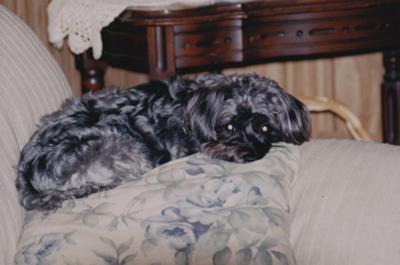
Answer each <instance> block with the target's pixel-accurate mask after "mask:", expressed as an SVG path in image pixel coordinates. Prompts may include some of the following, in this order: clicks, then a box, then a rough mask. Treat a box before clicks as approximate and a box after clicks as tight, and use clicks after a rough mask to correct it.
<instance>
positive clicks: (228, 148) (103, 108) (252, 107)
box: [16, 74, 310, 210]
mask: <svg viewBox="0 0 400 265" xmlns="http://www.w3.org/2000/svg"><path fill="white" fill-rule="evenodd" d="M309 132H310V118H309V112H308V111H307V109H306V108H305V107H304V105H303V104H302V103H301V102H299V101H298V100H297V99H295V98H294V97H292V96H291V95H289V94H287V93H286V92H284V91H283V90H282V89H281V88H280V87H279V86H278V84H277V83H276V82H274V81H272V80H270V79H267V78H263V77H260V76H258V75H256V74H243V75H231V76H224V75H207V76H204V77H201V78H198V79H193V80H190V79H183V78H179V77H176V78H173V79H171V80H170V81H169V82H161V81H155V82H151V83H148V84H144V85H141V86H137V87H135V88H132V89H129V90H117V89H114V90H108V91H102V92H98V93H89V94H87V95H84V96H83V97H82V98H80V99H77V100H69V101H68V102H66V103H65V104H64V105H63V106H62V108H61V109H60V110H59V111H57V112H55V113H52V114H50V115H48V116H45V117H43V119H42V120H41V124H40V126H39V128H38V130H37V131H36V132H35V133H34V135H33V136H32V137H31V139H30V141H29V143H28V144H27V145H26V146H25V147H24V148H23V150H22V152H21V157H20V161H19V165H18V172H17V181H16V186H17V190H18V192H19V198H20V202H21V204H22V205H23V207H25V208H26V209H27V210H32V209H37V210H52V209H56V208H57V207H59V206H60V205H61V203H62V202H63V201H64V200H68V199H73V198H81V197H84V196H87V195H89V194H91V193H94V192H97V191H101V190H106V189H111V188H113V187H116V186H118V185H121V184H123V183H126V182H128V181H132V180H136V179H138V178H140V176H142V175H143V174H144V173H145V172H147V171H149V170H150V169H151V168H154V167H156V166H158V165H160V164H163V163H165V162H167V161H170V160H172V159H176V158H180V157H183V156H187V155H189V154H192V153H195V152H198V151H202V152H204V153H206V154H208V155H209V156H211V157H212V158H216V159H224V160H229V161H235V162H248V161H253V160H256V159H259V158H261V157H263V156H264V155H265V154H266V153H267V152H268V151H269V149H270V148H271V146H272V145H273V144H274V143H277V142H282V141H283V142H288V143H294V144H301V143H302V142H304V141H306V140H307V139H308V137H309Z"/></svg>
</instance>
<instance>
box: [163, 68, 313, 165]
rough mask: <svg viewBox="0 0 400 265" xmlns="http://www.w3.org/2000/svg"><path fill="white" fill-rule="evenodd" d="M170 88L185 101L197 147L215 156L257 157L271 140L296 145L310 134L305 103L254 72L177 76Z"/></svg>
mask: <svg viewBox="0 0 400 265" xmlns="http://www.w3.org/2000/svg"><path fill="white" fill-rule="evenodd" d="M170 92H171V94H172V96H174V97H175V98H177V99H179V100H181V101H182V102H183V104H184V105H185V113H186V118H187V120H188V124H189V127H190V129H191V132H192V133H193V134H195V135H196V136H197V138H198V139H199V140H200V142H201V143H202V151H203V152H205V153H207V154H208V155H210V156H211V157H214V158H219V159H224V160H228V161H235V162H249V161H253V160H257V159H260V158H262V157H263V156H264V155H265V154H266V153H267V152H268V151H269V150H270V148H271V147H272V145H273V143H276V142H287V143H293V144H301V143H303V142H304V141H306V140H307V139H308V137H309V134H310V115H309V112H308V110H307V109H306V108H305V106H304V105H303V104H302V103H301V102H300V101H298V100H297V99H296V98H294V97H293V96H291V95H289V94H287V93H286V92H284V91H283V90H282V89H281V88H280V87H279V86H278V84H277V83H276V82H274V81H272V80H270V79H266V78H263V77H260V76H258V75H256V74H243V75H231V76H224V75H208V76H206V77H203V78H200V79H198V80H195V81H193V80H192V81H190V80H184V79H176V80H175V81H174V82H172V83H171V85H170Z"/></svg>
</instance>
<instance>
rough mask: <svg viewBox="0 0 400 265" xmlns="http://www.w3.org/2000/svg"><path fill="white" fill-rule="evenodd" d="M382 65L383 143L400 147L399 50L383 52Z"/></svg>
mask: <svg viewBox="0 0 400 265" xmlns="http://www.w3.org/2000/svg"><path fill="white" fill-rule="evenodd" d="M383 63H384V66H385V75H384V78H383V83H382V122H383V141H384V142H386V143H391V144H397V145H400V50H394V51H388V52H384V54H383Z"/></svg>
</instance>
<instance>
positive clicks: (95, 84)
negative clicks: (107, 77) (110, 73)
mask: <svg viewBox="0 0 400 265" xmlns="http://www.w3.org/2000/svg"><path fill="white" fill-rule="evenodd" d="M75 61H76V68H77V69H78V70H79V72H80V73H81V88H82V94H84V93H87V92H89V91H96V90H99V89H102V88H103V87H104V74H105V71H106V68H107V64H106V63H105V62H104V61H101V60H95V59H93V58H92V56H91V55H90V54H89V53H88V52H85V53H83V54H80V55H77V56H76V57H75Z"/></svg>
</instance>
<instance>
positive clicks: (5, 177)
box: [0, 5, 72, 265]
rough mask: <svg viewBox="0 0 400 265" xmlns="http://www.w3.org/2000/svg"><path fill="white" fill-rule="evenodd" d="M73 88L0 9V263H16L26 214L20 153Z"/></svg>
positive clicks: (21, 27) (30, 34) (38, 45)
mask: <svg viewBox="0 0 400 265" xmlns="http://www.w3.org/2000/svg"><path fill="white" fill-rule="evenodd" d="M71 95H72V94H71V90H70V88H69V85H68V83H67V82H66V80H65V78H64V76H63V74H62V72H61V70H60V69H59V67H58V66H57V65H56V63H55V61H54V59H53V58H52V57H51V56H50V55H49V53H48V51H47V50H46V49H45V48H44V47H43V46H42V44H41V43H40V41H39V40H38V39H37V37H36V36H35V35H34V34H33V32H32V31H31V30H30V29H29V28H28V27H27V26H26V25H25V24H24V23H23V22H22V21H21V20H20V19H19V18H17V17H16V16H15V15H14V14H12V13H11V12H10V11H9V10H7V9H6V8H5V7H4V6H1V5H0V231H1V232H0V264H4V265H7V264H13V256H14V253H15V249H16V245H17V239H18V236H19V233H20V230H21V225H22V219H23V211H22V209H21V208H20V206H19V204H18V201H17V193H16V190H15V186H14V180H15V165H16V164H17V161H18V156H19V151H20V149H21V148H22V147H23V145H24V144H25V143H26V142H27V141H28V138H29V137H30V135H31V133H32V132H33V130H34V129H35V125H36V124H37V122H38V120H39V117H40V116H42V115H43V114H46V113H49V112H51V111H53V110H55V109H56V108H57V107H58V106H59V105H60V104H61V102H62V101H63V100H64V99H65V98H66V97H69V96H71Z"/></svg>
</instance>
